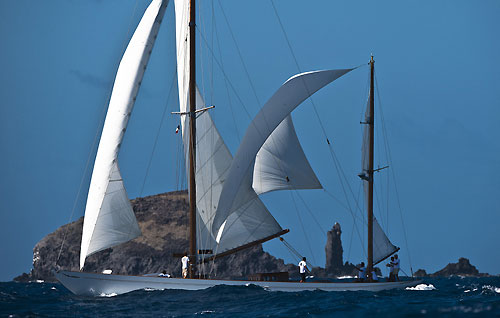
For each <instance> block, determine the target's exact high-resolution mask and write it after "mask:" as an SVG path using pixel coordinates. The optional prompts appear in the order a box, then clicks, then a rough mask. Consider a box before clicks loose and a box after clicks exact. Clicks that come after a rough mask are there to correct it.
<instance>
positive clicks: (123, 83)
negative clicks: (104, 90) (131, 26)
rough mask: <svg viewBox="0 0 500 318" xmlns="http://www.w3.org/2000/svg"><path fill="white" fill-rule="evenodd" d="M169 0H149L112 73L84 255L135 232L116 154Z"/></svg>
mask: <svg viewBox="0 0 500 318" xmlns="http://www.w3.org/2000/svg"><path fill="white" fill-rule="evenodd" d="M167 4H168V0H164V1H162V0H153V1H152V2H151V4H150V5H149V7H148V8H147V9H146V12H145V13H144V16H143V17H142V19H141V21H140V23H139V25H138V26H137V29H136V30H135V32H134V35H133V36H132V39H131V40H130V43H129V44H128V46H127V49H126V51H125V53H124V54H123V57H122V60H121V62H120V65H119V67H118V71H117V73H116V78H115V83H114V86H113V92H112V94H111V99H110V102H109V107H108V113H107V115H106V120H105V122H104V127H103V131H102V135H101V140H100V142H99V148H98V150H97V156H96V160H95V163H94V170H93V172H92V179H91V182H90V188H89V193H88V197H87V205H86V208H85V220H84V223H83V233H82V244H81V250H80V268H83V266H84V264H85V258H86V257H87V256H89V255H91V254H93V253H96V252H98V251H101V250H103V249H106V248H108V247H111V246H115V245H117V244H120V243H123V242H127V241H129V240H131V239H133V238H135V237H137V236H139V235H141V231H140V229H139V226H138V225H137V221H136V219H135V215H134V213H133V210H132V207H131V206H130V202H129V200H128V197H127V193H126V191H125V188H124V186H123V181H122V180H121V175H120V171H119V168H118V163H117V159H118V152H119V150H120V145H121V142H122V139H123V135H124V133H125V130H126V127H127V124H128V120H129V118H130V114H131V112H132V108H133V106H134V102H135V98H136V95H137V92H138V90H139V87H140V85H141V81H142V77H143V75H144V71H145V69H146V65H147V63H148V60H149V56H150V54H151V50H152V48H153V45H154V41H155V39H156V36H157V34H158V31H159V28H160V23H161V20H162V18H163V15H164V13H165V9H166V6H167Z"/></svg>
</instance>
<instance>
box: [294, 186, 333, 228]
mask: <svg viewBox="0 0 500 318" xmlns="http://www.w3.org/2000/svg"><path fill="white" fill-rule="evenodd" d="M293 190H294V191H295V194H297V196H298V197H299V199H300V200H301V201H302V204H303V205H304V206H305V208H306V210H307V212H309V214H310V215H311V217H312V218H313V220H314V222H316V225H318V227H319V229H320V230H321V232H322V233H323V234H326V232H325V230H323V227H321V224H320V223H319V222H318V219H316V217H315V216H314V214H313V213H312V211H311V210H310V209H309V206H308V205H307V204H306V201H305V200H304V198H303V197H302V196H301V195H300V192H299V191H297V190H295V189H293Z"/></svg>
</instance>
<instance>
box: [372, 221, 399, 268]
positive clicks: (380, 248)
mask: <svg viewBox="0 0 500 318" xmlns="http://www.w3.org/2000/svg"><path fill="white" fill-rule="evenodd" d="M398 250H399V248H397V247H396V246H394V245H393V244H392V243H391V241H389V238H388V237H387V235H385V232H384V230H382V227H380V224H378V221H377V219H376V218H373V264H374V265H375V264H378V263H380V262H381V261H383V260H384V259H386V258H387V257H389V256H391V255H392V254H394V253H396V252H397V251H398Z"/></svg>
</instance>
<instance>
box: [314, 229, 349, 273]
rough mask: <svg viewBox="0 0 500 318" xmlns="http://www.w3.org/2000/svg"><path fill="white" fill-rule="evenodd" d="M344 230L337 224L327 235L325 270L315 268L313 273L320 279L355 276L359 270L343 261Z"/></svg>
mask: <svg viewBox="0 0 500 318" xmlns="http://www.w3.org/2000/svg"><path fill="white" fill-rule="evenodd" d="M341 235H342V229H341V228H340V224H339V223H335V224H334V225H333V227H332V229H331V230H330V231H328V233H327V238H326V245H325V256H326V264H325V268H321V267H315V268H313V269H312V271H311V273H312V274H313V275H315V276H318V277H339V276H354V275H356V273H357V269H356V268H355V267H354V265H352V264H351V263H348V262H345V263H344V260H343V253H344V249H343V248H342V238H341Z"/></svg>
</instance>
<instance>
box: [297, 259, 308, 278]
mask: <svg viewBox="0 0 500 318" xmlns="http://www.w3.org/2000/svg"><path fill="white" fill-rule="evenodd" d="M306 271H307V272H308V271H309V269H308V268H307V263H306V258H305V257H302V260H301V261H300V262H299V273H300V282H301V283H303V282H305V281H306Z"/></svg>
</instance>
